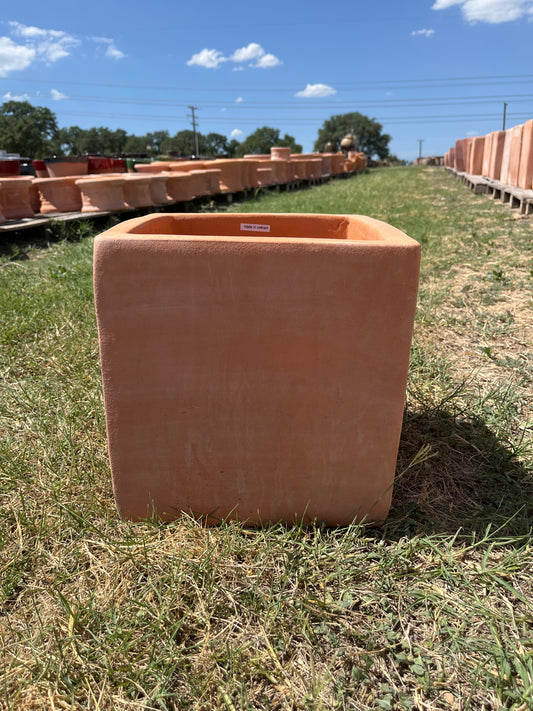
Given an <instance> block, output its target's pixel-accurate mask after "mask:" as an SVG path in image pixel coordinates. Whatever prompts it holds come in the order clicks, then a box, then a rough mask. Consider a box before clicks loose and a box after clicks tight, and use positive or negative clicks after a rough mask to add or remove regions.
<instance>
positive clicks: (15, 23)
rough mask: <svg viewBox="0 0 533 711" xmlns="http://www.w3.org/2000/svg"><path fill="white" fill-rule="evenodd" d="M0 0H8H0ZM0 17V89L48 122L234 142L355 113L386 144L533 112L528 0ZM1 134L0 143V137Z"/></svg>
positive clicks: (69, 7)
mask: <svg viewBox="0 0 533 711" xmlns="http://www.w3.org/2000/svg"><path fill="white" fill-rule="evenodd" d="M5 5H7V3H5ZM2 14H3V17H2V20H0V98H1V99H2V101H6V100H8V99H11V98H13V99H19V100H27V101H30V102H31V103H33V104H35V105H39V106H48V107H49V108H50V109H52V110H53V111H54V113H55V114H56V116H57V120H58V123H59V125H60V126H72V125H77V126H80V127H82V128H90V127H91V126H107V127H109V128H111V129H116V128H123V129H125V130H126V131H127V132H128V133H134V134H138V135H139V134H140V135H143V134H145V133H147V132H150V131H154V130H162V129H166V130H168V131H169V133H170V134H171V135H173V134H175V133H176V132H177V131H180V130H182V129H185V128H190V127H191V123H190V118H189V117H188V116H189V114H190V110H189V108H188V107H189V106H195V107H197V112H196V114H197V119H198V122H199V130H200V131H201V132H202V133H209V132H211V131H215V132H217V133H222V134H225V135H227V136H230V137H236V138H237V139H239V140H242V139H243V138H245V137H246V136H247V135H248V134H249V133H252V132H253V131H254V130H255V129H256V128H258V127H259V126H264V125H267V126H273V127H274V128H279V129H280V131H281V132H282V134H283V133H289V134H291V135H293V136H294V137H295V138H296V140H297V141H298V142H299V143H301V144H302V145H303V148H304V151H310V150H312V147H313V143H314V141H315V139H316V136H317V132H318V129H319V128H320V126H321V125H322V123H323V121H324V120H325V119H327V118H329V117H330V116H332V115H334V114H341V113H346V112H348V111H360V112H361V113H363V114H366V115H367V116H370V117H372V118H376V119H377V120H378V121H379V122H380V123H381V124H382V125H383V129H384V131H385V132H386V133H389V134H390V135H391V136H392V141H391V143H390V147H391V150H392V152H393V153H395V154H396V155H397V156H398V157H400V158H404V159H408V160H412V159H414V158H415V157H416V156H417V155H418V153H419V148H420V144H419V142H418V141H419V140H420V139H421V140H423V143H422V153H423V154H424V155H432V154H443V153H444V152H445V151H446V150H447V149H448V147H449V146H450V145H452V144H453V143H454V142H455V140H456V139H457V138H462V137H464V136H468V135H484V134H486V133H489V132H490V131H494V130H497V129H500V128H501V127H502V115H503V103H504V102H507V104H508V106H507V127H509V126H512V125H515V124H518V123H523V122H524V121H525V120H527V119H529V118H533V66H532V59H533V0H409V1H407V0H405V1H402V0H372V2H370V1H369V0H351V1H350V2H349V1H348V0H337V2H334V3H332V4H331V5H329V4H328V3H325V2H314V1H313V0H293V1H290V2H289V0H264V2H250V1H249V0H247V1H246V2H244V1H241V0H237V1H236V2H225V3H223V2H220V1H217V2H214V1H213V0H204V2H201V3H194V2H191V1H190V0H188V1H187V2H182V1H181V0H151V2H146V3H139V2H135V1H134V0H130V1H129V2H125V1H124V0H106V1H105V2H104V1H103V0H91V2H86V3H73V2H72V1H71V0H69V2H66V1H65V0H49V1H48V2H43V1H42V0H39V1H38V2H36V1H35V0H24V2H19V3H9V9H8V10H7V11H6V9H5V8H4V12H3V13H2ZM0 148H1V146H0Z"/></svg>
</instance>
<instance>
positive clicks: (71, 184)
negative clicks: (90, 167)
mask: <svg viewBox="0 0 533 711" xmlns="http://www.w3.org/2000/svg"><path fill="white" fill-rule="evenodd" d="M78 177H79V176H76V175H70V176H64V177H62V178H35V179H34V181H33V184H34V185H35V186H36V187H37V188H38V190H39V196H40V198H41V212H42V213H43V214H45V215H46V214H49V213H54V212H79V211H80V210H81V193H80V189H79V187H78V186H77V185H76V180H77V179H78Z"/></svg>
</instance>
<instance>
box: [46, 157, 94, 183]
mask: <svg viewBox="0 0 533 711" xmlns="http://www.w3.org/2000/svg"><path fill="white" fill-rule="evenodd" d="M44 162H45V165H46V168H47V170H48V174H49V175H50V177H51V178H65V177H67V176H72V175H75V176H79V175H87V173H88V170H89V160H88V158H86V157H79V156H68V157H61V158H45V160H44Z"/></svg>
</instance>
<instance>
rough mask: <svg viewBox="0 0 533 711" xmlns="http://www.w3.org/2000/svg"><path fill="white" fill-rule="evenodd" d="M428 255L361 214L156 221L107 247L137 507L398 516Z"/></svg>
mask: <svg viewBox="0 0 533 711" xmlns="http://www.w3.org/2000/svg"><path fill="white" fill-rule="evenodd" d="M419 259H420V246H419V244H418V243H417V242H415V241H414V240H412V239H410V238H409V237H407V236H406V235H404V234H403V233H401V232H399V231H398V230H396V229H395V228H393V227H391V226H389V225H387V224H385V223H383V222H379V221H376V220H373V219H370V218H368V217H362V216H346V215H298V214H292V215H279V214H277V215H274V214H269V215H267V214H242V215H238V214H237V215H235V214H224V215H220V214H211V215H205V214H204V215H201V214H175V215H172V214H166V215H150V216H148V217H144V218H139V219H136V220H130V221H127V222H123V223H122V224H120V225H117V226H116V227H113V228H112V229H110V230H108V231H107V232H104V233H103V234H102V235H100V236H99V237H97V238H96V240H95V251H94V280H95V303H96V313H97V320H98V332H99V343H100V354H101V365H102V377H103V387H104V399H105V410H106V421H107V432H108V442H109V455H110V461H111V472H112V479H113V488H114V494H115V498H116V503H117V506H118V508H119V510H120V512H121V514H122V515H123V516H125V517H127V518H133V519H139V518H144V517H149V516H151V515H152V514H153V513H154V512H155V513H156V514H157V515H159V516H160V517H162V518H163V519H172V518H175V517H176V516H179V515H180V512H183V511H185V512H192V513H193V514H194V515H196V516H198V517H202V518H204V519H205V520H206V521H208V522H209V523H215V522H217V521H219V520H220V519H224V518H226V517H229V518H238V519H240V520H247V521H248V522H250V523H254V524H259V523H261V522H263V523H266V522H268V521H277V520H284V521H288V522H293V521H294V520H295V519H300V520H301V519H303V520H306V521H309V520H313V519H318V520H320V521H324V522H326V523H328V524H332V525H333V524H342V525H344V524H348V523H350V522H351V521H352V520H353V519H358V520H362V519H366V520H369V521H382V520H383V519H384V518H385V516H386V515H387V512H388V509H389V506H390V500H391V489H392V484H393V479H394V473H395V463H396V457H397V450H398V443H399V437H400V429H401V424H402V416H403V407H404V399H405V388H406V380H407V368H408V359H409V349H410V343H411V336H412V329H413V319H414V313H415V304H416V295H417V285H418V269H419Z"/></svg>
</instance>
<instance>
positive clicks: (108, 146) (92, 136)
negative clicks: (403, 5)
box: [0, 101, 391, 158]
mask: <svg viewBox="0 0 533 711" xmlns="http://www.w3.org/2000/svg"><path fill="white" fill-rule="evenodd" d="M347 133H352V134H354V135H355V136H356V138H357V142H358V145H359V149H360V150H361V151H363V152H364V153H366V154H367V155H368V156H370V157H373V156H375V157H378V158H388V157H389V149H388V144H389V141H390V140H391V137H390V136H389V135H387V134H384V133H382V126H381V124H379V123H378V122H377V121H376V120H375V119H370V118H369V117H368V116H364V115H363V114H360V113H358V112H352V113H347V114H340V115H337V116H332V117H331V118H329V119H328V120H327V121H325V122H324V124H323V125H322V127H321V128H320V129H319V131H318V137H317V140H316V142H315V145H314V150H315V151H324V150H325V148H326V145H327V144H333V145H334V146H335V147H336V148H338V147H339V146H340V141H341V139H342V137H343V136H345V135H346V134H347ZM197 139H198V150H199V153H200V155H202V156H206V157H211V156H228V157H230V158H233V157H240V156H243V155H247V154H261V153H267V154H268V153H269V152H270V148H271V147H272V146H288V147H289V148H290V149H291V152H292V153H301V152H302V146H301V145H300V144H298V143H297V142H296V140H295V138H294V137H293V136H290V135H289V134H287V133H286V134H285V135H283V136H282V135H281V132H280V131H279V129H276V128H271V127H270V126H263V127H261V128H257V129H256V130H255V131H254V132H253V133H251V134H250V135H249V136H247V137H246V138H245V139H244V140H243V141H237V140H236V139H235V138H233V139H228V137H227V136H224V135H223V134H221V133H213V132H212V133H208V134H206V135H204V134H202V133H197ZM330 147H331V145H330ZM0 149H3V150H5V151H7V152H10V153H19V154H20V155H21V156H24V157H28V158H46V157H49V156H53V155H58V156H61V155H65V156H68V155H87V154H89V155H90V154H93V155H115V156H117V155H146V156H148V157H154V158H155V157H161V156H177V157H179V156H192V155H194V154H195V152H196V145H195V135H194V132H193V131H191V130H187V129H185V130H182V131H178V132H177V133H176V134H175V135H174V136H171V135H170V134H169V132H168V131H165V130H163V131H153V132H150V133H147V134H145V135H143V136H137V135H134V134H129V133H128V132H127V131H125V130H124V129H121V128H118V129H115V130H112V129H109V128H106V127H103V126H100V127H94V128H89V129H83V128H80V127H79V126H70V127H68V128H60V127H59V126H58V124H57V119H56V116H55V114H54V113H53V112H52V111H51V110H50V109H48V108H46V107H42V106H33V105H32V104H30V103H29V102H27V101H6V102H5V103H3V104H2V105H1V106H0Z"/></svg>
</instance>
